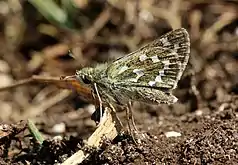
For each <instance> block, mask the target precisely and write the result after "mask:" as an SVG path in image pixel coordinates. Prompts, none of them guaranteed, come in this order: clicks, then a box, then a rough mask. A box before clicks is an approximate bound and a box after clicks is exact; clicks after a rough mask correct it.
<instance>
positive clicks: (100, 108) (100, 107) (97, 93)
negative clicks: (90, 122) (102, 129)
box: [94, 83, 103, 121]
mask: <svg viewBox="0 0 238 165" xmlns="http://www.w3.org/2000/svg"><path fill="white" fill-rule="evenodd" d="M94 89H95V91H96V95H97V98H98V101H99V114H100V121H101V119H102V116H103V112H102V111H103V109H102V99H101V97H100V95H99V92H98V88H97V84H96V83H94Z"/></svg>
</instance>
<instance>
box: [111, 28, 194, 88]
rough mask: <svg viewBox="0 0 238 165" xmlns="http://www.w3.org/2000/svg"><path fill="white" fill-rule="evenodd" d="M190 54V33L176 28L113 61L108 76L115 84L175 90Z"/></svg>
mask: <svg viewBox="0 0 238 165" xmlns="http://www.w3.org/2000/svg"><path fill="white" fill-rule="evenodd" d="M189 53H190V41H189V35H188V33H187V31H186V30H185V29H183V28H181V29H177V30H174V31H171V32H169V33H166V34H165V35H163V36H161V37H160V38H158V39H157V40H155V41H153V42H151V43H149V44H147V45H145V46H144V47H142V48H140V49H139V50H137V51H135V52H133V53H130V54H128V55H127V56H124V57H122V58H120V59H118V60H116V61H115V62H113V63H112V64H111V65H110V66H109V67H108V69H107V75H108V78H109V79H110V82H113V83H114V84H115V85H131V86H144V87H151V88H167V89H174V88H176V86H177V83H178V81H179V79H180V78H181V76H182V73H183V71H184V69H185V67H186V65H187V63H188V59H189Z"/></svg>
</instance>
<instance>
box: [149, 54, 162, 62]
mask: <svg viewBox="0 0 238 165" xmlns="http://www.w3.org/2000/svg"><path fill="white" fill-rule="evenodd" d="M150 58H151V60H152V62H153V63H157V62H159V61H160V60H159V59H158V56H152V57H150Z"/></svg>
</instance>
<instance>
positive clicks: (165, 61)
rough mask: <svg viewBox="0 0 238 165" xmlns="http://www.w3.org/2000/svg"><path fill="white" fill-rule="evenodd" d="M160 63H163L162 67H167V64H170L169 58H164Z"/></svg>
mask: <svg viewBox="0 0 238 165" xmlns="http://www.w3.org/2000/svg"><path fill="white" fill-rule="evenodd" d="M162 63H163V64H164V69H169V64H170V61H169V60H164V61H162Z"/></svg>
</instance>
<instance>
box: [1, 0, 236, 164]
mask: <svg viewBox="0 0 238 165" xmlns="http://www.w3.org/2000/svg"><path fill="white" fill-rule="evenodd" d="M74 2H75V3H76V5H77V8H75V7H72V4H71V3H70V2H69V4H67V3H62V4H59V6H60V7H61V9H64V10H62V11H63V12H64V13H66V14H67V16H68V17H67V19H65V20H64V19H63V18H64V17H63V16H62V17H60V13H58V15H57V14H56V13H57V12H56V8H54V7H55V6H54V5H53V6H52V5H49V4H48V5H46V6H40V5H36V4H37V3H33V1H32V4H30V3H29V2H28V1H18V0H16V1H1V2H0V3H1V4H0V25H1V31H0V32H1V33H0V34H1V36H0V47H1V49H0V80H1V81H0V87H4V86H9V85H11V84H12V83H16V82H17V83H18V85H17V86H15V87H12V88H6V89H4V90H1V88H0V122H1V123H0V164H3V165H5V164H11V165H22V164H35V165H40V164H59V163H62V162H63V161H64V160H66V159H67V158H68V157H70V156H71V155H73V154H74V153H75V152H77V151H78V150H80V149H82V150H84V151H85V152H87V153H90V156H89V157H88V158H87V159H86V160H84V161H83V162H82V164H85V165H86V164H105V165H106V164H110V165H117V164H124V165H127V164H135V165H140V164H141V165H142V164H143V165H144V164H148V165H150V164H193V165H195V164H196V165H197V164H216V165H219V164H238V46H237V43H238V28H237V27H238V10H237V9H238V3H237V2H236V1H232V0H230V1H222V0H216V1H202V0H201V1H197V0H173V1H166V0H158V1H156V0H148V1H143V0H138V1H133V0H128V1H113V0H108V1H90V0H89V1H86V0H78V1H76V0H75V1H74ZM36 8H37V9H38V10H36ZM38 11H41V12H38ZM52 11H54V12H52ZM179 27H184V28H186V29H187V30H188V32H189V34H190V40H191V54H190V59H189V64H188V66H187V68H186V70H185V72H184V74H183V76H182V78H181V80H180V81H179V84H178V88H177V89H175V90H174V92H173V93H174V95H176V97H177V98H178V99H179V100H178V103H176V104H174V105H146V104H143V103H142V104H141V103H137V102H136V103H134V105H133V116H134V118H135V122H136V125H137V127H138V129H139V130H140V131H141V132H142V133H144V134H145V135H147V138H145V139H140V140H141V143H138V144H135V143H134V141H133V139H132V137H131V136H130V135H129V134H128V133H127V124H126V113H125V111H122V110H118V112H117V115H118V116H119V118H120V119H121V120H122V123H123V125H124V126H125V128H124V130H125V131H123V132H122V133H121V134H119V135H118V136H117V137H116V138H115V139H114V140H108V139H105V140H104V141H102V142H101V144H102V145H101V147H100V148H90V147H87V146H86V144H85V140H86V139H87V138H88V137H89V136H90V135H91V134H92V133H93V132H94V130H95V129H96V124H95V122H94V121H93V120H92V119H91V115H92V110H93V109H94V108H93V104H92V103H89V101H87V99H86V100H85V99H84V98H82V97H83V95H84V93H85V92H84V91H81V92H82V93H81V92H79V91H78V90H76V89H74V88H73V87H72V86H70V85H69V86H68V87H66V88H68V89H65V90H62V89H61V88H59V86H60V85H59V84H58V83H42V81H40V82H33V83H26V82H29V79H28V78H29V77H31V76H32V75H41V76H43V77H47V76H48V77H49V76H53V77H60V76H70V75H74V74H75V71H76V70H78V69H80V68H82V67H84V66H93V65H95V64H96V63H102V62H105V61H111V60H113V59H117V58H118V57H120V56H123V55H125V54H127V53H129V52H132V51H133V50H136V49H137V48H139V47H140V46H141V45H143V44H145V43H148V42H149V41H152V40H153V39H155V38H157V37H159V36H161V35H162V34H164V33H166V32H168V31H170V30H172V29H176V28H179ZM68 50H72V54H73V56H74V58H72V57H71V56H70V53H69V52H68ZM21 80H25V81H21ZM22 84H24V85H22ZM27 119H31V120H32V121H34V123H35V125H36V127H37V128H38V129H39V131H40V133H41V134H42V135H43V136H44V138H45V140H44V142H43V143H42V144H39V142H38V141H36V139H35V138H33V135H32V133H31V132H30V131H29V130H28V129H27ZM171 134H172V137H171ZM59 136H61V137H62V139H61V138H60V137H59Z"/></svg>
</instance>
